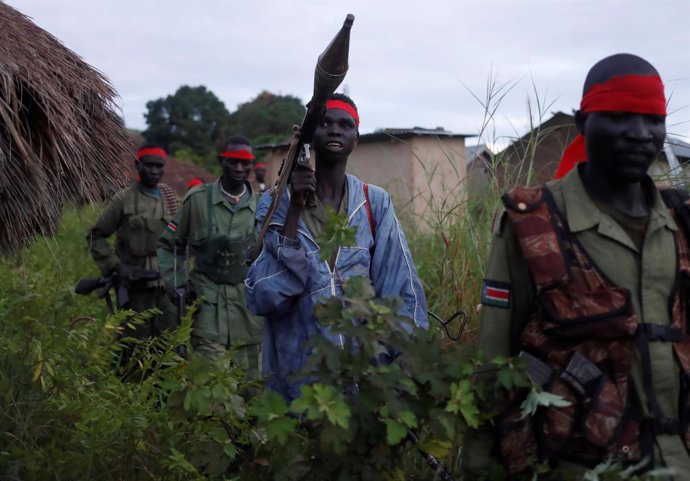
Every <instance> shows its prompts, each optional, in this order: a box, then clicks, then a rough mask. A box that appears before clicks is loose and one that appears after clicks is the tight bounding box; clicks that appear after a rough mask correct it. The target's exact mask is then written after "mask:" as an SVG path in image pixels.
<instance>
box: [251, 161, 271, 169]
mask: <svg viewBox="0 0 690 481" xmlns="http://www.w3.org/2000/svg"><path fill="white" fill-rule="evenodd" d="M254 168H255V169H267V168H268V165H266V164H264V163H263V162H259V163H257V164H256V165H254Z"/></svg>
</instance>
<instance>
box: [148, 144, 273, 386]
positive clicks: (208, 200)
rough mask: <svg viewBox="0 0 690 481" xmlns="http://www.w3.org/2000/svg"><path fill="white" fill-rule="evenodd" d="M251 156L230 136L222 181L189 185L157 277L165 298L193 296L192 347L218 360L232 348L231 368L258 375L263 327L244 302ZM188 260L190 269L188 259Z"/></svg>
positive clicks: (161, 247) (163, 242)
mask: <svg viewBox="0 0 690 481" xmlns="http://www.w3.org/2000/svg"><path fill="white" fill-rule="evenodd" d="M253 159H254V154H253V153H252V147H251V145H250V142H249V140H248V139H247V138H246V137H243V136H241V135H235V136H232V137H230V138H229V139H228V140H227V141H226V143H225V148H224V150H223V152H221V154H220V155H219V157H218V161H219V163H220V166H221V168H222V169H223V175H222V176H221V177H220V178H219V179H218V180H216V181H215V182H213V183H208V184H201V185H198V186H195V187H193V188H192V189H191V190H190V191H189V192H188V193H187V195H186V196H185V198H184V200H183V203H182V209H181V210H180V212H179V213H178V215H177V216H176V217H175V219H174V220H173V221H172V222H170V223H169V224H168V226H167V228H166V229H165V230H164V232H163V235H162V236H161V238H160V241H159V243H158V258H159V262H160V267H161V274H162V276H163V279H164V281H165V286H166V288H167V291H168V293H169V295H170V296H171V297H172V298H173V299H174V300H175V301H177V300H178V296H184V297H185V298H186V300H187V301H188V302H191V301H192V299H194V298H198V299H199V304H198V311H197V312H196V314H195V317H194V323H193V325H192V346H193V347H194V349H195V350H196V351H197V352H200V353H202V354H205V355H208V356H211V357H213V358H215V359H218V360H219V361H222V360H224V359H225V356H226V352H227V351H228V350H229V349H230V348H231V347H232V348H233V360H232V362H234V363H236V364H240V365H242V366H243V367H245V368H246V369H247V370H248V374H249V376H250V377H256V376H258V374H259V372H260V360H261V359H260V346H261V344H260V343H261V331H262V324H263V321H262V319H261V318H259V317H256V316H254V315H253V314H252V313H251V312H250V311H249V310H248V309H247V306H246V302H245V299H244V278H245V275H246V272H247V267H246V266H245V263H244V260H245V258H246V254H247V249H249V247H250V246H251V245H252V244H253V243H254V213H255V211H256V203H257V194H255V193H253V192H252V188H251V186H250V184H249V181H248V176H249V173H250V172H251V169H252V161H253ZM187 253H189V255H190V256H194V258H195V261H194V271H193V272H191V273H189V272H188V269H187V267H188V260H189V259H188V258H187V255H186V254H187Z"/></svg>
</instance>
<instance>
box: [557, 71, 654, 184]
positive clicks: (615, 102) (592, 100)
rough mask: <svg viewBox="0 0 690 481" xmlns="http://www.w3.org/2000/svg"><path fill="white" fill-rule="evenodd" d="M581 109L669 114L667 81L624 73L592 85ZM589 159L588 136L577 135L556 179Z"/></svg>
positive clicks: (563, 159)
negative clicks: (586, 137)
mask: <svg viewBox="0 0 690 481" xmlns="http://www.w3.org/2000/svg"><path fill="white" fill-rule="evenodd" d="M580 110H581V111H582V112H631V113H635V114H651V115H663V116H665V115H666V96H665V95H664V84H663V83H662V81H661V78H659V76H658V75H623V76H621V77H613V78H610V79H609V80H607V81H606V82H602V83H599V84H595V85H592V86H591V87H590V89H589V90H588V91H587V93H586V94H585V95H584V96H583V97H582V101H581V102H580ZM586 160H587V149H586V147H585V138H584V137H583V136H582V135H578V136H577V137H575V140H573V141H572V142H571V143H570V145H568V147H566V149H565V151H564V152H563V157H561V163H560V164H559V165H558V169H557V170H556V175H555V176H554V177H555V178H556V179H560V178H561V177H563V176H565V175H566V174H567V173H568V172H570V171H571V170H572V169H573V167H575V165H576V164H578V163H580V162H585V161H586Z"/></svg>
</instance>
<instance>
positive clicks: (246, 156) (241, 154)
mask: <svg viewBox="0 0 690 481" xmlns="http://www.w3.org/2000/svg"><path fill="white" fill-rule="evenodd" d="M220 156H221V157H223V158H225V159H242V160H254V154H252V153H251V152H249V151H248V150H247V149H240V150H226V151H225V152H221V153H220Z"/></svg>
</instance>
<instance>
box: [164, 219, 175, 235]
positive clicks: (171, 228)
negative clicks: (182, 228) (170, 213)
mask: <svg viewBox="0 0 690 481" xmlns="http://www.w3.org/2000/svg"><path fill="white" fill-rule="evenodd" d="M165 228H166V229H168V230H169V231H170V232H172V233H173V234H174V233H175V232H177V224H175V221H170V222H168V225H167V226H166V227H165Z"/></svg>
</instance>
